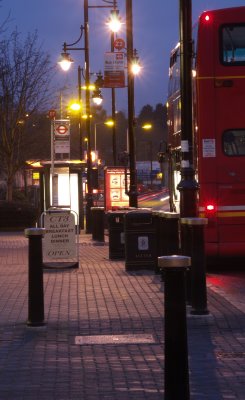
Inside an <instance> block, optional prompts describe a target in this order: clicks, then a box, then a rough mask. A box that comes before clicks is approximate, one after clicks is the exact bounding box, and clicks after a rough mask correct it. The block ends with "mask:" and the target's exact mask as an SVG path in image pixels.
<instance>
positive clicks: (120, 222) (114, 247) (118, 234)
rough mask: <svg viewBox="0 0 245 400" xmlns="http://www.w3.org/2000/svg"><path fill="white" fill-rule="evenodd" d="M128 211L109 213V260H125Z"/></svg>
mask: <svg viewBox="0 0 245 400" xmlns="http://www.w3.org/2000/svg"><path fill="white" fill-rule="evenodd" d="M125 214H126V210H120V211H108V214H107V220H108V232H109V258H110V260H120V259H121V260H123V259H124V258H125V240H124V216H125Z"/></svg>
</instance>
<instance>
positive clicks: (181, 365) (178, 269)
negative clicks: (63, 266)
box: [158, 255, 191, 400]
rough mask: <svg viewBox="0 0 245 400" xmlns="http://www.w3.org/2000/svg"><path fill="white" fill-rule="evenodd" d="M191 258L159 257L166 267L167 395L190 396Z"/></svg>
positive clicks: (169, 399) (185, 399)
mask: <svg viewBox="0 0 245 400" xmlns="http://www.w3.org/2000/svg"><path fill="white" fill-rule="evenodd" d="M190 264H191V258H190V257H187V256H181V255H172V256H163V257H159V258H158V265H159V268H160V269H163V270H164V277H165V285H164V315H165V319H164V331H165V341H164V354H165V368H164V399H165V400H179V399H181V400H189V399H190V389H189V366H188V344H187V323H186V304H185V272H186V268H187V267H189V266H190Z"/></svg>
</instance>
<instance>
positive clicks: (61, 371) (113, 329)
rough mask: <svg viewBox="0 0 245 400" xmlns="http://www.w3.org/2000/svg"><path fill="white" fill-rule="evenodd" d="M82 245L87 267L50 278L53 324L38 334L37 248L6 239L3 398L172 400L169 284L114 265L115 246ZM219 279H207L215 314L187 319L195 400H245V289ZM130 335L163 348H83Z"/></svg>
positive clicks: (0, 266) (2, 261) (1, 270)
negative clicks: (31, 275) (85, 339)
mask: <svg viewBox="0 0 245 400" xmlns="http://www.w3.org/2000/svg"><path fill="white" fill-rule="evenodd" d="M79 242H80V244H79V254H80V268H79V269H63V270H45V271H44V292H45V294H44V299H45V321H46V325H45V326H44V327H39V328H32V327H28V326H27V325H26V320H27V313H28V259H27V257H28V240H27V239H26V238H24V236H23V235H21V234H13V233H8V234H4V233H0V310H1V321H0V399H4V400H5V399H6V400H29V399H34V400H44V399H45V400H53V399H54V400H56V399H57V400H78V399H79V400H95V399H96V400H100V399H101V400H102V399H103V400H131V399H132V400H160V399H164V382H163V370H164V351H163V340H164V332H163V319H164V312H163V301H164V284H163V283H162V282H161V280H160V277H159V276H157V275H155V274H154V272H152V271H146V270H143V271H139V272H137V273H135V272H131V273H128V272H126V271H125V265H124V262H123V261H110V260H109V259H108V253H109V251H108V250H109V249H108V246H107V243H105V245H97V243H93V242H92V241H91V238H90V235H84V234H82V235H81V236H80V240H79ZM215 279H216V280H215ZM217 279H218V277H217V276H214V275H212V276H210V277H209V278H208V285H209V289H208V308H209V311H210V314H209V315H207V316H191V315H189V313H188V316H187V324H188V341H189V367H190V388H191V400H192V399H193V400H194V399H195V400H202V399H205V400H223V399H227V400H228V399H240V400H241V399H245V389H244V388H245V362H244V355H245V338H244V326H245V318H244V312H243V308H242V305H243V301H244V300H243V299H244V290H242V288H241V290H238V287H236V290H235V291H234V290H233V291H232V290H231V292H229V293H227V292H225V291H224V290H223V289H222V288H221V286H219V285H218V284H217ZM227 279H228V278H227ZM239 288H240V286H239ZM122 334H124V335H135V337H136V338H137V335H141V334H148V335H153V337H154V342H153V343H137V340H136V342H135V343H131V344H130V343H120V342H119V343H118V344H115V343H111V344H110V343H109V344H108V343H107V344H103V343H100V342H98V343H97V344H86V345H77V344H75V337H77V336H94V335H99V336H100V335H122ZM180 400H181V399H180Z"/></svg>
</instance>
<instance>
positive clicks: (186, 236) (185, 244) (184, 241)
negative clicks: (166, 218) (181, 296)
mask: <svg viewBox="0 0 245 400" xmlns="http://www.w3.org/2000/svg"><path fill="white" fill-rule="evenodd" d="M188 219H189V218H181V219H180V237H181V240H180V242H181V244H180V247H181V254H183V255H184V256H189V257H191V249H192V246H191V240H192V239H191V230H190V227H189V226H188V225H187V221H188ZM186 304H188V305H191V269H190V268H187V271H186Z"/></svg>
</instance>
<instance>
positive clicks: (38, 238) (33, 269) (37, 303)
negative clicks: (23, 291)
mask: <svg viewBox="0 0 245 400" xmlns="http://www.w3.org/2000/svg"><path fill="white" fill-rule="evenodd" d="M44 233H45V229H44V228H28V229H25V236H26V237H27V238H28V239H29V254H28V260H29V282H28V288H29V297H28V320H27V325H28V326H42V325H44V324H45V322H44V298H43V260H42V237H43V235H44Z"/></svg>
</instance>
